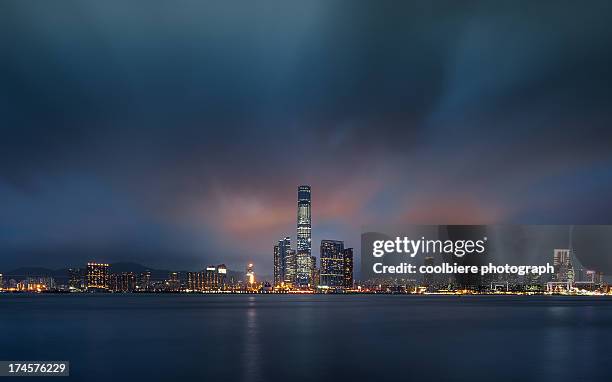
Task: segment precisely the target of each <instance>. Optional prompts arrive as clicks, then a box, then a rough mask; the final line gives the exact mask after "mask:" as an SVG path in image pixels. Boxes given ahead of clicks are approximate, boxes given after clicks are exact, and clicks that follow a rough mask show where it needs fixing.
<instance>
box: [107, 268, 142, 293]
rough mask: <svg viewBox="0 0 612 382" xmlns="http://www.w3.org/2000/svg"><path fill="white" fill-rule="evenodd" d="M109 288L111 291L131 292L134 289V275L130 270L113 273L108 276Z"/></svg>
mask: <svg viewBox="0 0 612 382" xmlns="http://www.w3.org/2000/svg"><path fill="white" fill-rule="evenodd" d="M110 289H111V290H112V291H113V292H133V291H134V290H135V289H136V276H135V275H134V274H133V273H132V272H122V273H113V274H112V275H111V276H110Z"/></svg>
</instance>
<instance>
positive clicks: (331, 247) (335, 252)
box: [319, 240, 344, 289]
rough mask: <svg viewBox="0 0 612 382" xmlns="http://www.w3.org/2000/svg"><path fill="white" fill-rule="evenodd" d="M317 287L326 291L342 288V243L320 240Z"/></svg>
mask: <svg viewBox="0 0 612 382" xmlns="http://www.w3.org/2000/svg"><path fill="white" fill-rule="evenodd" d="M320 254H321V275H320V278H321V279H320V281H319V285H320V286H321V287H322V288H326V289H342V288H344V242H343V241H340V240H321V252H320Z"/></svg>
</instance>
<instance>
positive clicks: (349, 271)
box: [342, 248, 354, 289]
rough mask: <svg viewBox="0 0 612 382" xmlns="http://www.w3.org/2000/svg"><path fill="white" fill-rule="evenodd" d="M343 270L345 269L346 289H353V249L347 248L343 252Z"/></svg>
mask: <svg viewBox="0 0 612 382" xmlns="http://www.w3.org/2000/svg"><path fill="white" fill-rule="evenodd" d="M342 258H343V260H344V261H343V265H342V266H343V269H344V288H345V289H352V288H353V282H354V277H353V248H345V249H344V251H342Z"/></svg>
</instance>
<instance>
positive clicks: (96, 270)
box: [86, 262, 110, 291]
mask: <svg viewBox="0 0 612 382" xmlns="http://www.w3.org/2000/svg"><path fill="white" fill-rule="evenodd" d="M109 267H110V266H109V265H108V264H104V263H95V262H92V263H87V274H86V282H87V290H105V291H106V290H108V289H109V283H110V277H109V276H110V275H109Z"/></svg>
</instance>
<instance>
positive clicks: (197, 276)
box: [187, 272, 203, 291]
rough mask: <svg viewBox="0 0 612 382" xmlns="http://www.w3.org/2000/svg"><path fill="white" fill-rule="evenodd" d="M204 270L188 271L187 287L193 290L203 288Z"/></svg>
mask: <svg viewBox="0 0 612 382" xmlns="http://www.w3.org/2000/svg"><path fill="white" fill-rule="evenodd" d="M202 276H203V275H202V272H188V273H187V289H189V290H192V291H201V290H202V284H203V283H202Z"/></svg>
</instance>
